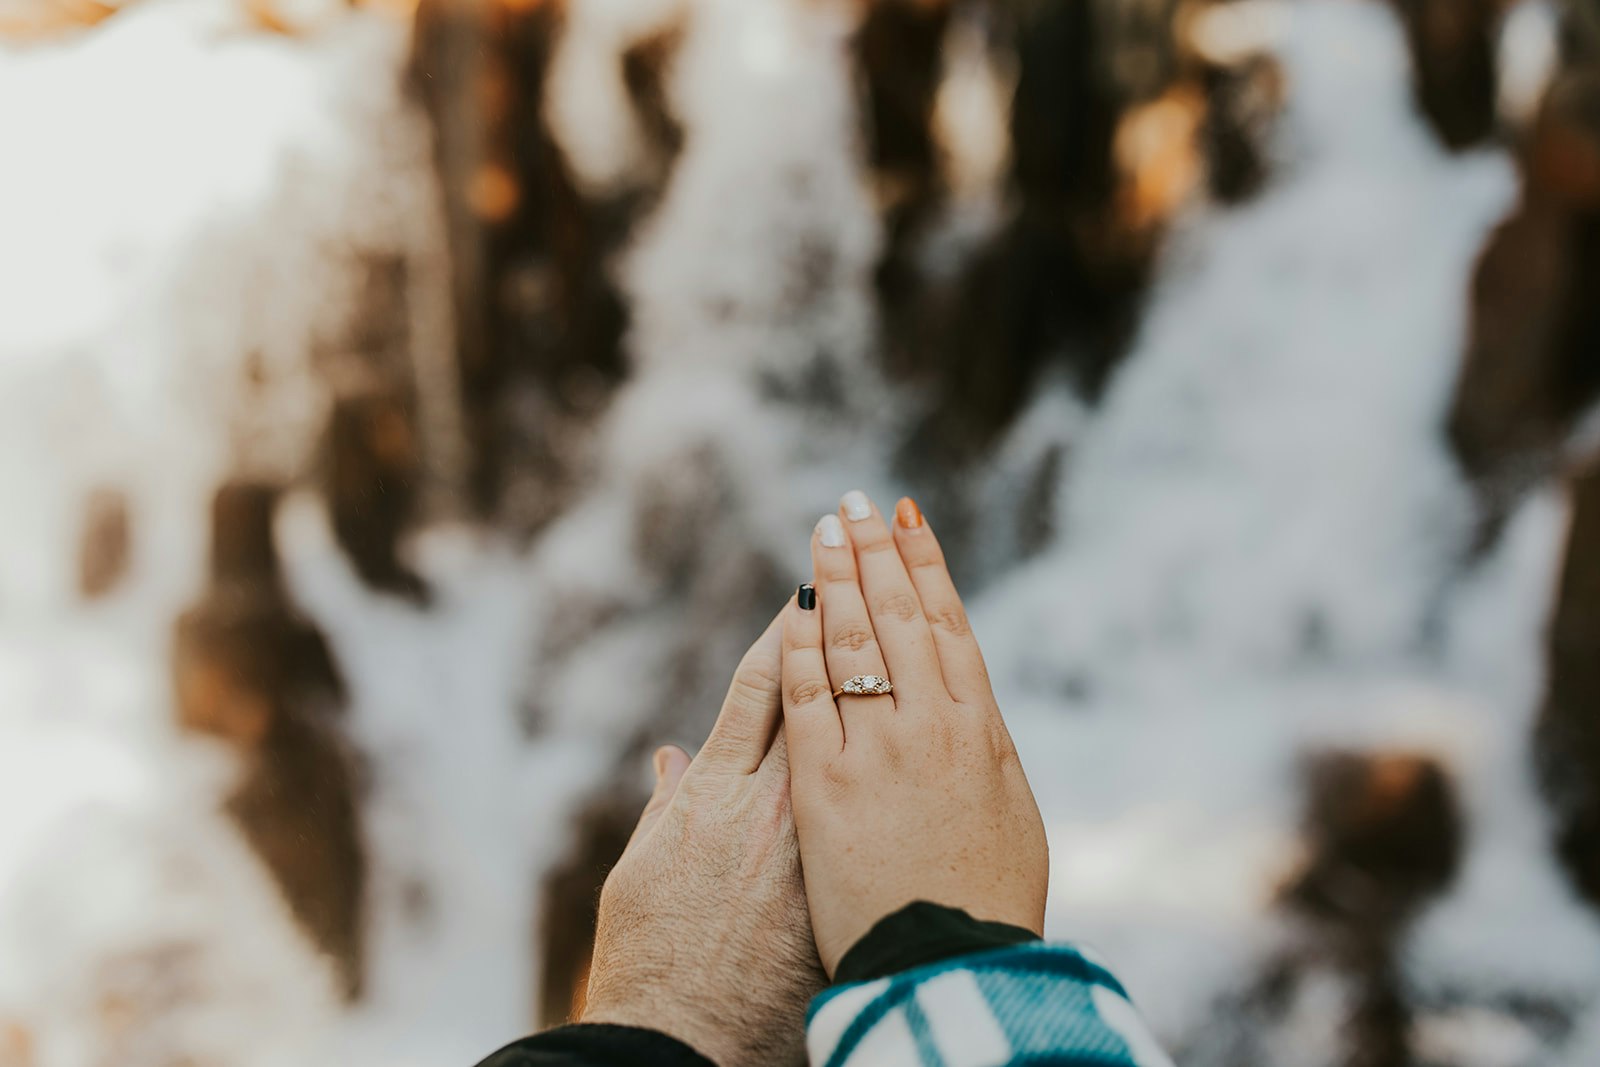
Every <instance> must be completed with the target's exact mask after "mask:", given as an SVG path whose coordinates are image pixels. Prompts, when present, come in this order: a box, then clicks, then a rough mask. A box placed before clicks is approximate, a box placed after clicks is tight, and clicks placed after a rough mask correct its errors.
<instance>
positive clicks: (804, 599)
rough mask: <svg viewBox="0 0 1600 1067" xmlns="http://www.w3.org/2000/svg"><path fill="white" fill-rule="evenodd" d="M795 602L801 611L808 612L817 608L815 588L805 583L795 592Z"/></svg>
mask: <svg viewBox="0 0 1600 1067" xmlns="http://www.w3.org/2000/svg"><path fill="white" fill-rule="evenodd" d="M794 596H795V600H796V601H797V602H798V603H799V604H800V610H801V611H810V610H811V609H812V608H814V607H816V606H817V587H816V586H814V585H812V584H811V583H810V582H807V583H806V584H805V585H802V586H801V587H800V588H799V589H798V590H796V591H795V594H794Z"/></svg>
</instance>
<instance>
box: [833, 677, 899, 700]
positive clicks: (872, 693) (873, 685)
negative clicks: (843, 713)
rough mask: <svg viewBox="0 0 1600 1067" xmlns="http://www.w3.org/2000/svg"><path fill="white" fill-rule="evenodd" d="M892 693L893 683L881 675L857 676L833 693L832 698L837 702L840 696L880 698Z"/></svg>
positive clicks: (849, 679)
mask: <svg viewBox="0 0 1600 1067" xmlns="http://www.w3.org/2000/svg"><path fill="white" fill-rule="evenodd" d="M892 692H894V683H893V682H891V681H889V679H887V678H885V677H884V676H883V675H881V674H858V675H856V676H855V677H854V678H848V679H846V680H845V683H844V684H843V685H841V686H840V687H839V688H837V689H835V690H834V691H833V698H834V699H835V700H838V699H839V698H840V697H842V696H852V697H881V696H885V695H886V694H889V693H892Z"/></svg>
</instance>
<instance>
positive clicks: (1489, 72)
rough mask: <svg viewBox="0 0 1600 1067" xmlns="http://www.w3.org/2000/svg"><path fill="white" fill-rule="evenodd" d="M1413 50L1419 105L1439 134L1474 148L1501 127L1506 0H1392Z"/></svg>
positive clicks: (1451, 144)
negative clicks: (1499, 52)
mask: <svg viewBox="0 0 1600 1067" xmlns="http://www.w3.org/2000/svg"><path fill="white" fill-rule="evenodd" d="M1392 2H1393V4H1394V6H1395V9H1396V11H1397V12H1398V13H1399V15H1400V18H1401V21H1402V22H1403V23H1404V25H1405V30H1406V43H1407V45H1408V46H1409V47H1410V50H1411V66H1412V84H1413V88H1414V91H1415V94H1416V100H1417V106H1418V107H1419V108H1420V109H1421V111H1422V114H1423V115H1424V116H1425V117H1426V118H1427V120H1428V123H1429V125H1431V126H1432V127H1433V129H1434V132H1435V133H1437V134H1438V135H1439V140H1441V141H1442V142H1444V144H1445V145H1446V146H1447V147H1449V148H1451V149H1454V150H1458V151H1459V150H1460V149H1463V148H1470V147H1472V146H1473V145H1477V144H1481V143H1483V142H1484V141H1486V140H1488V139H1489V138H1490V137H1491V136H1492V135H1493V134H1494V132H1495V126H1496V112H1495V103H1496V93H1497V91H1498V88H1499V77H1498V71H1497V69H1496V67H1495V45H1496V40H1497V35H1498V33H1499V28H1500V18H1501V16H1502V15H1503V14H1504V12H1505V9H1506V8H1507V7H1509V6H1510V4H1509V3H1508V2H1506V0H1392Z"/></svg>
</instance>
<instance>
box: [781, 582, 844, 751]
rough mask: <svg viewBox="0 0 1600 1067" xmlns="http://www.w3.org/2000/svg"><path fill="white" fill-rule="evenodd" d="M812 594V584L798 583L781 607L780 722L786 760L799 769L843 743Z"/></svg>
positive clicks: (842, 732)
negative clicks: (786, 743)
mask: <svg viewBox="0 0 1600 1067" xmlns="http://www.w3.org/2000/svg"><path fill="white" fill-rule="evenodd" d="M816 597H817V593H816V590H815V589H813V588H812V587H811V586H809V585H802V586H801V587H800V590H799V592H798V593H797V594H796V595H795V596H794V597H793V598H792V599H790V601H789V606H788V607H787V608H785V609H784V612H783V668H782V678H783V725H784V733H785V734H786V735H787V737H788V739H789V760H790V762H791V763H792V764H793V765H794V766H795V767H796V768H799V769H801V770H802V771H803V770H804V769H805V768H806V767H810V766H815V765H816V763H817V762H820V761H821V760H825V759H828V758H829V757H832V756H835V755H837V754H838V753H839V750H840V749H842V748H843V747H844V725H843V723H842V722H841V721H840V719H839V708H838V706H837V705H836V704H834V702H833V690H832V689H830V688H829V687H828V664H827V660H826V659H825V658H824V656H823V653H822V618H821V613H820V612H818V611H817V609H816V603H817V600H816ZM802 604H809V605H810V606H809V607H802V606H801V605H802Z"/></svg>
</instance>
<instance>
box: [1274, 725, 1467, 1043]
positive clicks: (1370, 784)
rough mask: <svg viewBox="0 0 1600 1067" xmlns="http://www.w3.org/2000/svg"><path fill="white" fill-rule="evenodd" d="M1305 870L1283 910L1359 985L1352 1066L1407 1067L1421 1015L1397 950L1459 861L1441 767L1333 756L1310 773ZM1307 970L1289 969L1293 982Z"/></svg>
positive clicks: (1456, 816)
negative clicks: (1415, 1011)
mask: <svg viewBox="0 0 1600 1067" xmlns="http://www.w3.org/2000/svg"><path fill="white" fill-rule="evenodd" d="M1306 787H1307V797H1306V811H1305V835H1306V842H1307V845H1308V847H1309V850H1310V851H1309V855H1308V858H1307V861H1306V864H1305V866H1304V868H1303V869H1302V871H1301V872H1300V874H1299V875H1298V876H1296V877H1295V878H1294V879H1293V880H1292V881H1291V882H1290V884H1289V885H1288V886H1287V887H1286V888H1285V890H1284V894H1283V903H1284V905H1285V906H1286V907H1287V908H1288V909H1289V910H1290V911H1291V912H1293V913H1295V914H1298V915H1300V916H1301V917H1303V919H1304V920H1305V921H1306V923H1307V927H1308V931H1309V937H1310V947H1311V959H1313V960H1316V961H1319V962H1320V963H1321V964H1323V965H1331V966H1332V967H1333V968H1334V969H1335V971H1337V972H1339V973H1341V974H1342V975H1343V976H1344V977H1345V978H1346V980H1347V981H1348V982H1349V983H1350V986H1351V990H1352V994H1353V996H1352V1001H1351V1004H1350V1009H1349V1016H1348V1018H1347V1020H1346V1024H1345V1026H1344V1028H1343V1036H1344V1039H1345V1040H1346V1042H1347V1043H1348V1055H1347V1058H1346V1059H1345V1060H1344V1061H1343V1062H1345V1063H1348V1064H1351V1065H1352V1067H1408V1065H1409V1064H1411V1063H1413V1062H1414V1061H1413V1059H1412V1054H1411V1048H1410V1041H1411V1037H1410V1023H1411V1008H1410V1005H1409V1003H1408V1001H1407V997H1406V992H1405V989H1404V986H1403V984H1402V980H1401V977H1400V974H1399V968H1398V966H1397V962H1396V954H1397V952H1398V947H1399V943H1400V938H1401V936H1402V934H1403V933H1404V930H1405V927H1406V926H1407V924H1408V923H1409V922H1410V920H1411V919H1412V917H1414V916H1415V915H1416V914H1417V913H1418V912H1419V911H1420V910H1421V909H1422V907H1423V906H1424V905H1425V904H1426V903H1428V902H1429V901H1430V900H1432V899H1433V898H1435V897H1436V896H1438V894H1440V893H1442V892H1443V891H1444V890H1445V889H1446V888H1447V887H1448V886H1449V884H1450V882H1451V880H1452V879H1454V877H1455V873H1456V869H1457V867H1458V866H1459V864H1460V860H1461V853H1462V844H1463V840H1462V839H1463V832H1462V825H1461V815H1460V811H1459V809H1458V805H1457V803H1456V798H1455V791H1454V789H1453V788H1452V786H1451V783H1450V779H1449V778H1448V776H1447V775H1446V774H1445V771H1444V769H1443V768H1442V767H1440V766H1439V764H1438V763H1436V762H1434V761H1433V760H1432V759H1429V758H1428V757H1425V756H1416V755H1410V754H1405V753H1377V754H1364V753H1353V752H1331V753H1326V754H1323V755H1320V756H1318V757H1316V758H1314V759H1313V760H1312V761H1311V762H1310V763H1309V764H1308V766H1307V773H1306ZM1307 962H1309V961H1307V960H1302V961H1299V962H1295V961H1289V962H1287V963H1286V964H1285V965H1284V971H1283V973H1282V974H1281V975H1280V976H1279V980H1280V981H1288V982H1293V981H1294V980H1295V974H1296V972H1297V971H1298V970H1300V969H1301V968H1303V967H1304V966H1305V964H1306V963H1307Z"/></svg>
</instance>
